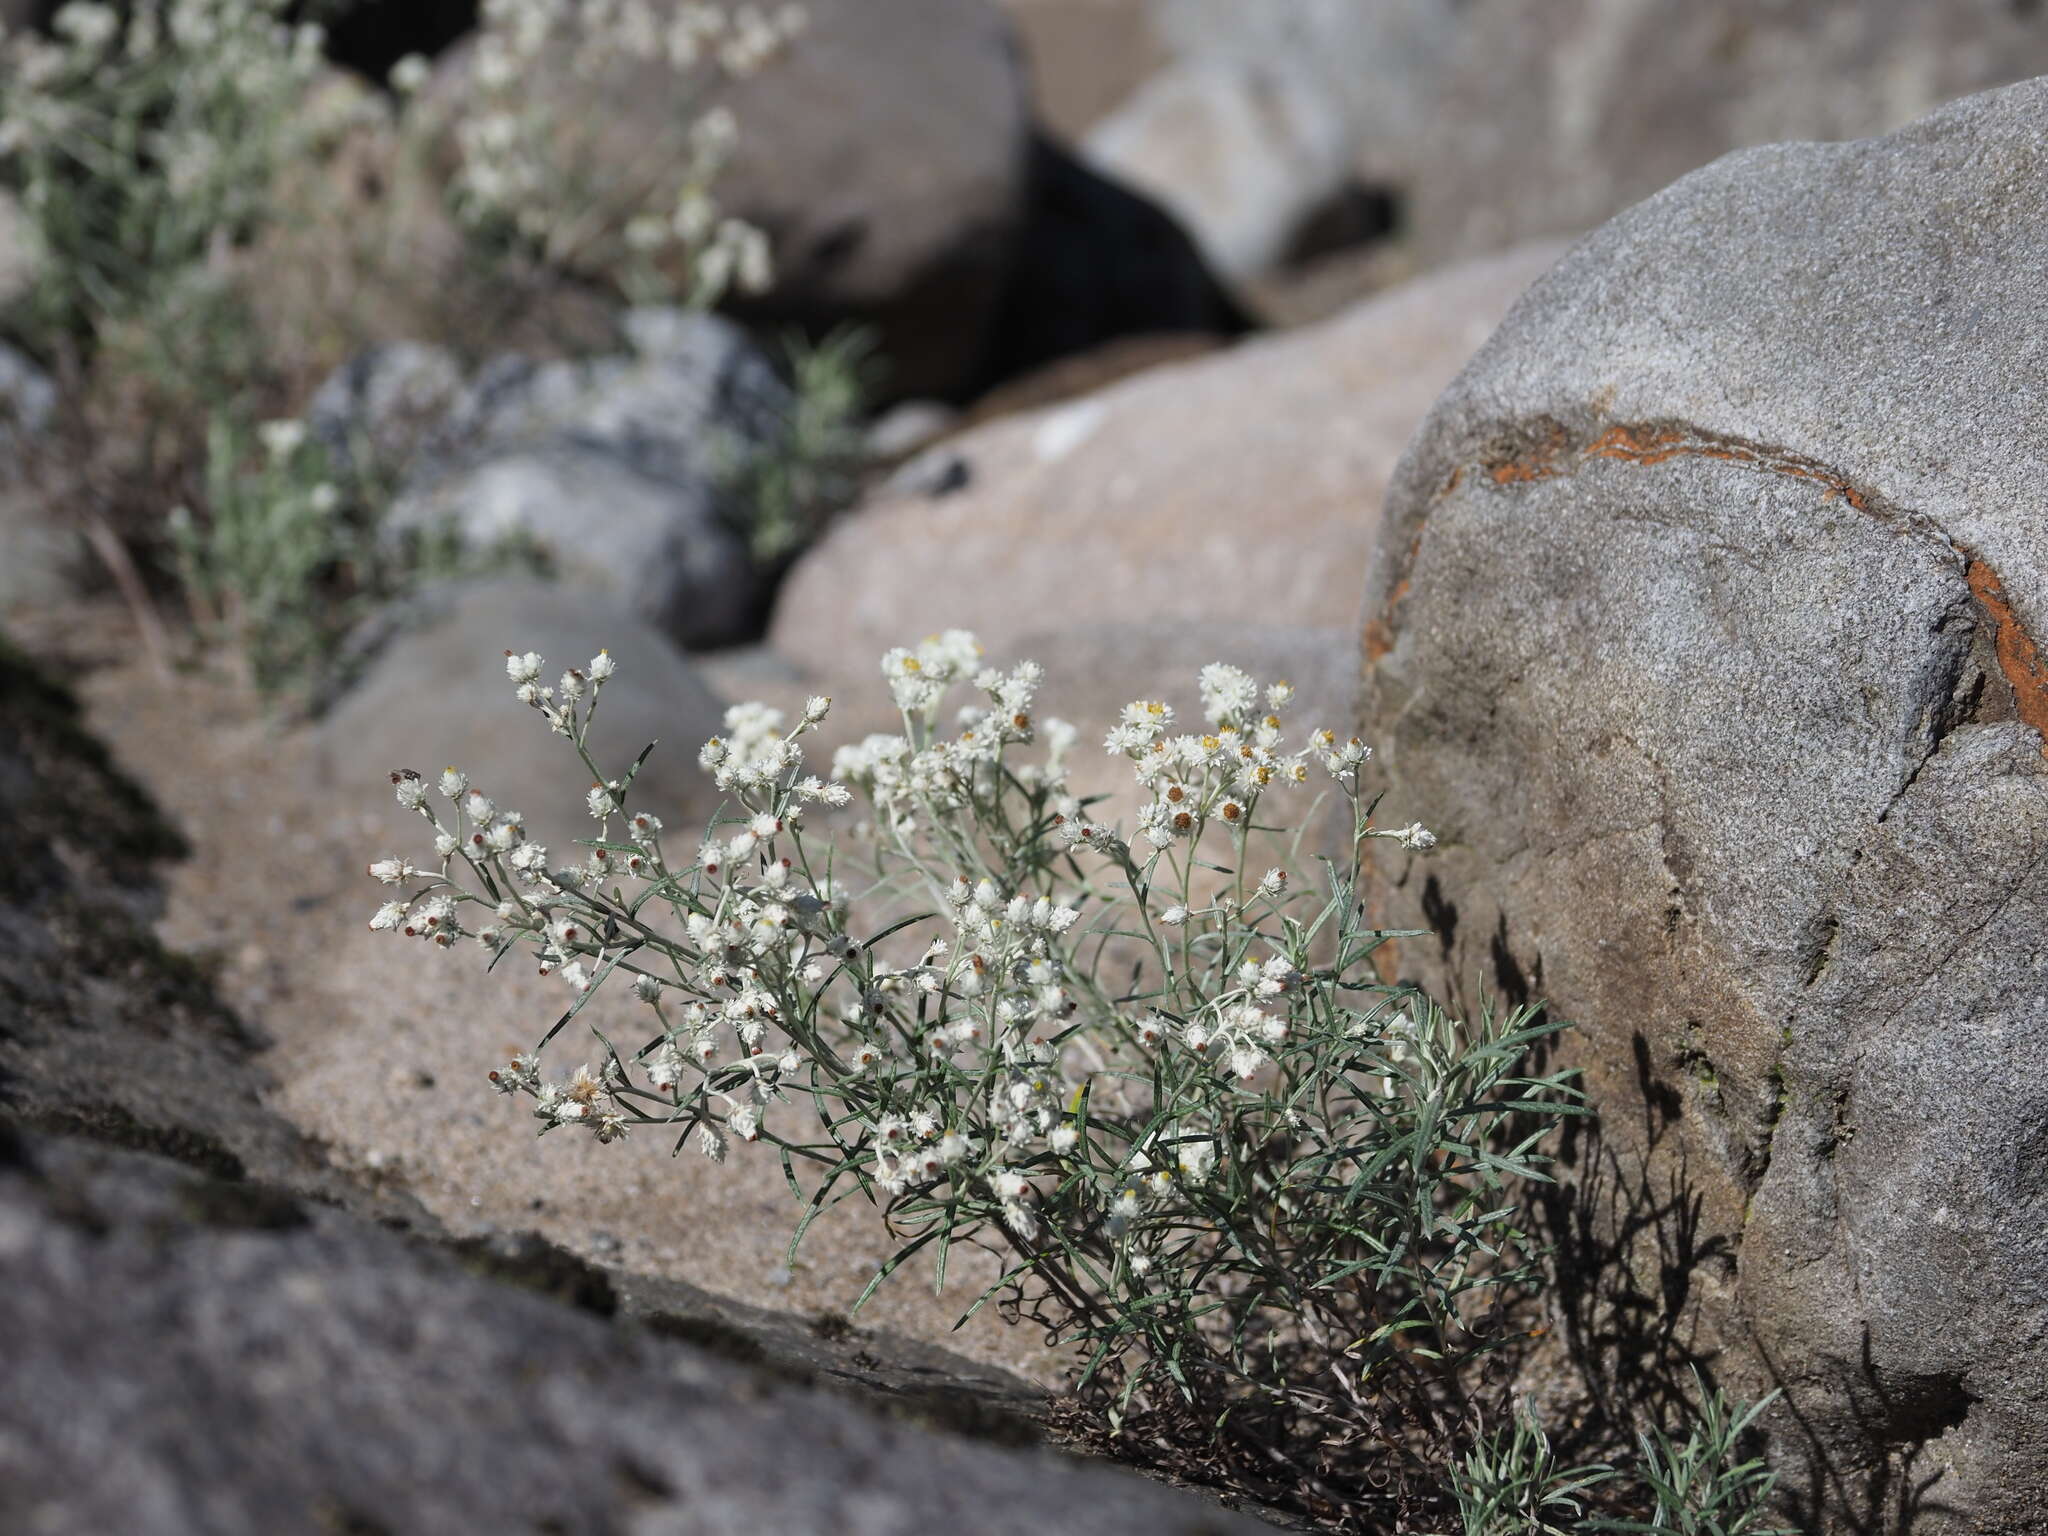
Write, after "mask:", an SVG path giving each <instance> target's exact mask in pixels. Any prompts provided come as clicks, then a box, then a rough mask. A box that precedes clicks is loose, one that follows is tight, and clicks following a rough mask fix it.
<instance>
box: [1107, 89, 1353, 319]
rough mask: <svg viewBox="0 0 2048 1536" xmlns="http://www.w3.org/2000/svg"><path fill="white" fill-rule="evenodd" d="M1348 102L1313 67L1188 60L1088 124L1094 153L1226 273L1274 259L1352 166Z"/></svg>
mask: <svg viewBox="0 0 2048 1536" xmlns="http://www.w3.org/2000/svg"><path fill="white" fill-rule="evenodd" d="M1351 143H1352V130H1351V125H1350V123H1349V121H1348V120H1347V115H1346V112H1345V110H1344V104H1343V103H1342V101H1341V100H1339V99H1338V98H1336V97H1335V96H1334V95H1332V94H1331V93H1330V92H1328V91H1326V90H1325V89H1324V88H1323V87H1322V85H1321V83H1320V82H1319V81H1318V80H1317V79H1316V78H1315V77H1314V76H1313V75H1309V74H1305V73H1300V72H1287V71H1281V70H1276V69H1274V68H1273V67H1272V66H1270V65H1262V64H1258V63H1234V62H1223V61H1190V62H1187V63H1183V64H1179V65H1176V66H1175V67H1173V68H1171V69H1168V70H1165V71H1163V72H1161V73H1160V74H1157V75H1155V76H1153V77H1152V79H1150V80H1148V81H1147V82H1146V83H1145V84H1144V85H1142V86H1140V87H1139V88H1138V90H1137V92H1136V94H1134V95H1133V96H1132V97H1131V99H1130V100H1129V101H1127V102H1125V103H1124V104H1123V105H1122V106H1121V107H1119V108H1118V109H1117V110H1116V111H1115V112H1114V113H1112V114H1111V115H1110V116H1109V117H1108V118H1106V119H1104V120H1103V121H1102V122H1100V123H1098V124H1097V125H1096V126H1095V128H1094V129H1093V131H1091V132H1090V133H1089V135H1088V139H1087V143H1086V146H1085V148H1086V152H1087V156H1088V159H1089V160H1090V161H1091V162H1092V163H1093V164H1094V165H1095V166H1097V167H1098V168H1099V169H1101V170H1102V171H1104V172H1106V173H1108V174H1109V175H1112V176H1114V177H1117V178H1118V179H1120V180H1122V181H1124V182H1126V183H1127V184H1129V185H1130V186H1132V187H1135V188H1137V189H1138V190H1139V191H1141V192H1143V193H1145V194H1146V195H1148V196H1150V197H1152V198H1154V199H1155V200H1157V201H1158V202H1159V204H1160V205H1161V206H1162V207H1164V208H1165V209H1167V210H1168V211H1169V212H1170V213H1172V214H1173V215H1174V216H1175V217H1176V218H1178V219H1179V220H1180V221H1181V223H1182V224H1184V225H1185V226H1186V227H1187V229H1188V231H1189V232H1190V233H1191V234H1192V235H1193V236H1194V237H1195V239H1196V241H1197V242H1198V243H1199V244H1200V246H1201V248H1202V252H1203V254H1204V255H1205V256H1207V257H1208V259H1209V261H1210V263H1211V264H1212V265H1213V266H1214V267H1215V268H1216V269H1217V271H1219V272H1221V273H1222V274H1223V275H1224V276H1226V277H1230V278H1236V279H1244V278H1248V277H1254V276H1257V275H1258V274H1259V273H1261V272H1264V271H1266V270H1267V269H1268V268H1270V267H1272V266H1274V265H1275V264H1276V263H1277V262H1278V261H1279V260H1280V258H1281V257H1282V256H1284V255H1285V254H1286V252H1287V248H1288V246H1289V244H1290V243H1291V241H1292V240H1293V238H1294V235H1295V233H1296V231H1297V230H1299V229H1300V228H1301V227H1302V226H1303V224H1305V223H1306V222H1307V220H1308V219H1309V217H1310V216H1311V215H1312V214H1313V213H1315V211H1316V210H1317V209H1318V208H1320V207H1322V206H1323V205H1324V204H1326V203H1328V202H1329V200H1330V199H1331V198H1332V197H1334V196H1335V195H1336V193H1337V191H1338V190H1339V189H1340V188H1341V187H1342V186H1343V185H1344V184H1345V182H1346V180H1347V179H1348V178H1349V176H1350V173H1351V165H1350V161H1351Z"/></svg>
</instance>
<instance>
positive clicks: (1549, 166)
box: [1395, 0, 2048, 259]
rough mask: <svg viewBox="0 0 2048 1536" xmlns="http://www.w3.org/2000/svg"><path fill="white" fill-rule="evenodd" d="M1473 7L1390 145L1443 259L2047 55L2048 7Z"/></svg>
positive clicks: (1871, 2) (1883, 3)
mask: <svg viewBox="0 0 2048 1536" xmlns="http://www.w3.org/2000/svg"><path fill="white" fill-rule="evenodd" d="M1454 9H1457V10H1458V15H1457V17H1456V29H1457V31H1456V39H1455V43H1454V45H1453V46H1452V47H1451V48H1450V49H1449V50H1448V51H1447V52H1445V53H1443V54H1442V55H1441V56H1440V59H1441V62H1440V65H1439V68H1440V70H1441V73H1440V74H1438V75H1437V76H1436V78H1435V81H1434V84H1433V88H1432V89H1431V90H1430V91H1429V92H1428V95H1427V101H1428V107H1429V110H1427V111H1426V112H1425V113H1422V114H1419V115H1417V116H1414V117H1412V118H1411V119H1410V120H1409V121H1410V128H1409V131H1408V136H1407V138H1406V140H1405V143H1404V144H1403V146H1402V148H1401V149H1400V150H1399V151H1398V152H1397V155H1396V157H1395V158H1397V159H1399V160H1405V161H1406V169H1405V171H1401V172H1400V180H1401V185H1402V188H1403V191H1404V192H1405V194H1406V197H1407V211H1408V218H1409V229H1410V230H1411V232H1412V236H1413V238H1414V240H1415V241H1416V243H1417V244H1418V245H1419V246H1420V247H1421V249H1422V250H1423V251H1424V252H1425V253H1426V254H1427V255H1428V256H1429V257H1431V258H1432V259H1442V258H1443V257H1444V256H1447V255H1463V254H1469V253H1473V252H1477V251H1483V250H1491V249H1495V248H1498V247H1499V246H1502V245H1506V244H1509V243H1511V242H1514V241H1519V240H1528V239H1532V238H1535V237H1538V236H1543V235H1558V234H1570V233H1576V232H1577V231H1579V230H1583V229H1589V228H1591V227H1592V226H1593V225H1594V224H1597V223H1598V222H1599V221H1600V220H1602V219H1604V218H1607V217H1610V216H1611V215H1613V214H1615V213H1618V212H1620V211H1621V210H1622V209H1623V208H1625V207H1627V206H1628V205H1629V204H1631V203H1633V202H1635V201H1637V200H1638V199H1639V198H1644V197H1647V196H1649V195H1650V194H1651V193H1653V192H1655V191H1656V190H1657V189H1658V188H1660V187H1662V186H1664V185H1665V184H1666V183H1668V182H1670V181H1672V180H1673V179H1674V178H1676V177H1679V176H1682V175H1684V174H1685V173H1686V172H1688V171H1691V170H1694V169H1697V168H1698V167H1700V166H1702V165H1705V164H1706V163H1707V162H1708V161H1710V160H1712V159H1714V158H1715V157H1716V156H1718V155H1721V154H1725V153H1726V152H1728V151H1729V150H1733V149H1738V148H1741V147H1743V146H1746V145H1758V144H1767V143H1772V142H1774V141H1778V140H1789V139H1853V138H1858V137H1861V136H1863V135H1866V134H1876V133H1885V132H1888V131H1890V130H1891V129H1894V128H1897V127H1899V126H1900V125H1902V124H1904V123H1908V122H1911V121H1912V120H1913V119H1914V118H1917V117H1920V116H1922V115H1923V114H1925V113H1927V112H1931V111H1932V110H1934V108H1936V107H1937V106H1939V105H1941V103H1943V102H1944V101H1948V100H1950V99H1952V98H1954V97H1957V96H1961V95H1964V94H1967V93H1969V92H1971V91H1981V90H1984V89H1987V88H1989V87H1991V86H1997V85H2003V84H2005V83H2007V82H2008V81H2014V80H2023V79H2025V78H2027V77H2028V76H2030V75H2035V74H2039V73H2042V72H2043V71H2048V13H2043V12H2042V11H2041V10H2040V9H2039V8H2038V7H2036V6H2034V5H2031V4H2026V3H2021V4H1993V3H1982V4H1963V5H1940V6H1929V5H1923V4H1919V3H1917V0H1866V3H1863V4H1857V5H1840V4H1835V3H1833V0H1791V3H1787V0H1736V3H1733V4H1720V5H1695V4H1691V3H1689V0H1545V3H1543V4H1541V5H1512V4H1497V5H1478V6H1468V7H1462V8H1454Z"/></svg>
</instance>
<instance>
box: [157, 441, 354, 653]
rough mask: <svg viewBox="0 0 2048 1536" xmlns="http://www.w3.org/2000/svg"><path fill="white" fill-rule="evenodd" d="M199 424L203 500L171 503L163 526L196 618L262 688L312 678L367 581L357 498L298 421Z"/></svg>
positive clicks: (347, 620)
mask: <svg viewBox="0 0 2048 1536" xmlns="http://www.w3.org/2000/svg"><path fill="white" fill-rule="evenodd" d="M260 435H261V436H262V437H263V439H264V441H263V443H262V445H261V448H260V450H259V449H258V446H257V444H256V443H254V442H252V441H251V435H250V434H249V433H248V432H247V431H246V430H244V429H241V428H238V427H237V426H236V425H235V424H234V422H233V421H232V420H231V419H230V418H228V417H226V416H220V417H216V418H215V420H214V421H213V423H212V426H211V427H210V429H209V431H208V434H207V464H206V497H205V505H204V512H203V514H202V515H200V516H197V517H195V516H194V515H193V514H192V513H191V512H190V511H189V510H188V509H186V508H184V507H179V508H177V509H175V510H174V511H173V512H172V514H171V537H172V542H173V544H174V546H175V548H176V551H177V556H178V563H179V570H180V573H181V575H182V576H183V579H184V586H185V592H186V598H187V601H188V602H189V603H190V605H191V607H192V610H193V617H194V620H195V622H197V623H198V624H199V626H200V627H201V628H202V629H203V630H207V631H211V632H213V633H216V634H218V635H219V636H220V637H221V638H223V639H227V640H229V641H231V642H233V644H234V645H235V646H236V647H237V649H238V650H239V652H240V654H241V655H242V657H243V658H244V660H245V661H246V663H247V666H248V669H249V674H250V678H251V681H253V682H254V683H255V684H256V686H257V687H258V688H259V689H261V690H263V691H264V692H266V693H279V692H285V691H290V690H292V689H295V688H299V687H303V686H305V685H307V684H309V683H310V682H311V681H312V679H313V676H314V674H315V673H316V671H317V670H318V668H319V666H320V665H321V663H322V662H323V661H324V660H325V658H326V657H327V655H328V654H329V653H330V652H331V650H332V648H333V646H334V643H335V641H336V639H337V638H338V634H339V632H340V630H341V628H342V627H343V626H345V625H346V624H347V623H348V622H349V621H350V620H351V619H353V618H355V617H357V616H358V605H359V601H360V599H361V597H362V596H363V595H364V594H365V592H366V590H367V589H368V588H369V586H370V585H371V583H370V582H368V581H366V580H365V579H364V578H365V575H366V574H367V572H368V571H369V570H370V568H371V567H372V566H373V565H374V550H373V546H372V544H371V540H370V537H369V530H368V528H367V526H366V519H365V517H364V515H363V509H362V507H361V504H360V502H359V501H358V500H357V498H356V496H355V495H354V494H353V492H352V491H351V490H347V489H344V486H343V485H342V484H340V483H337V480H336V478H335V477H334V476H333V474H332V473H331V472H330V469H329V466H328V462H327V454H326V452H325V450H324V449H323V448H322V447H321V446H320V445H319V444H317V443H314V442H310V441H307V440H306V437H305V433H304V430H303V429H302V428H301V427H300V426H299V424H298V423H296V422H272V423H269V424H267V425H266V426H265V427H264V428H263V429H262V430H261V434H260Z"/></svg>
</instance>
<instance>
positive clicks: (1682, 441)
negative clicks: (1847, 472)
mask: <svg viewBox="0 0 2048 1536" xmlns="http://www.w3.org/2000/svg"><path fill="white" fill-rule="evenodd" d="M1579 456H1580V458H1582V459H1620V460H1622V461H1623V462H1624V463H1629V464H1642V465H1650V464H1662V463H1665V462H1667V461H1668V460H1671V459H1676V458H1696V459H1718V460H1720V461H1721V462H1722V463H1724V464H1739V465H1741V466H1742V467H1743V468H1745V469H1756V470H1761V471H1763V472H1764V473H1766V474H1774V475H1786V476H1789V477H1790V478H1792V479H1794V480H1806V481H1810V482H1812V483H1813V484H1815V485H1817V486H1819V487H1820V488H1821V489H1822V491H1823V492H1825V494H1826V499H1827V500H1830V501H1833V500H1834V499H1836V498H1837V497H1839V498H1841V499H1842V500H1843V501H1846V502H1848V503H1849V505H1850V506H1852V507H1854V508H1855V509H1856V510H1857V511H1859V512H1861V511H1864V510H1865V509H1866V508H1865V502H1864V497H1863V493H1862V492H1861V491H1859V490H1857V489H1856V487H1855V486H1853V485H1851V484H1849V482H1848V481H1846V480H1844V479H1842V478H1841V476H1839V475H1835V474H1830V473H1829V472H1828V471H1827V470H1826V469H1824V468H1822V467H1821V466H1820V465H1818V464H1816V463H1814V462H1813V461H1812V460H1811V459H1803V458H1801V457H1799V456H1798V455H1797V454H1791V453H1770V452H1767V451H1765V450H1763V449H1761V448H1755V447H1752V446H1751V445H1749V444H1747V443H1736V442H1729V441H1725V440H1722V439H1718V438H1709V437H1695V436H1692V435H1691V434H1689V433H1685V432H1680V431H1676V430H1673V429H1671V428H1668V427H1665V428H1658V427H1609V428H1608V429H1607V430H1606V431H1605V432H1602V433H1601V434H1600V435H1599V436H1598V437H1596V438H1595V439H1593V441H1592V442H1590V443H1588V444H1587V445H1586V446H1585V448H1584V449H1582V450H1581V451H1580V454H1579Z"/></svg>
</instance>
